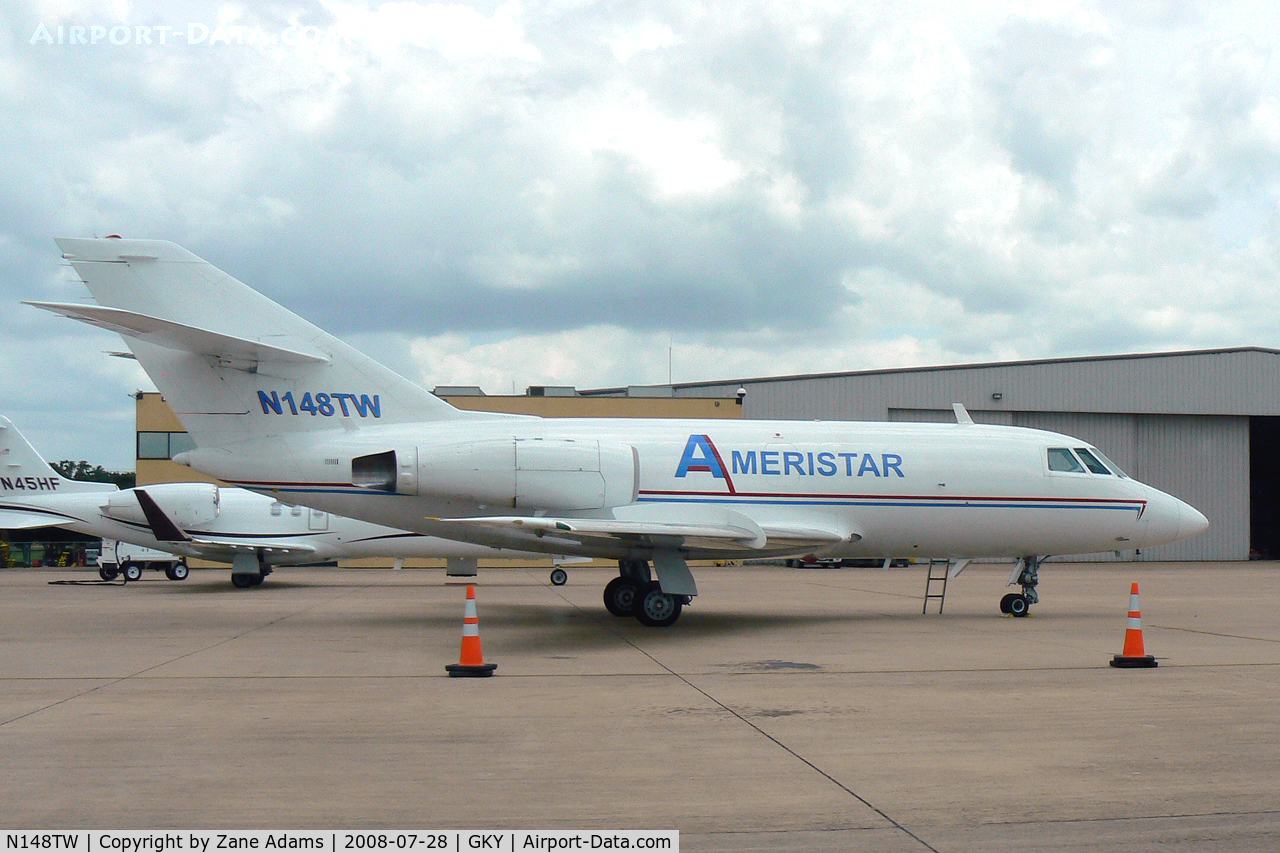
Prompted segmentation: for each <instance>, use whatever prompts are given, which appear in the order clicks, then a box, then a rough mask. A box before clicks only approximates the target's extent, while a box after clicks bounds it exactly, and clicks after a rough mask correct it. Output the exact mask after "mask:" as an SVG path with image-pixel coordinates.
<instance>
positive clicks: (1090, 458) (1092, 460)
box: [1076, 447, 1111, 474]
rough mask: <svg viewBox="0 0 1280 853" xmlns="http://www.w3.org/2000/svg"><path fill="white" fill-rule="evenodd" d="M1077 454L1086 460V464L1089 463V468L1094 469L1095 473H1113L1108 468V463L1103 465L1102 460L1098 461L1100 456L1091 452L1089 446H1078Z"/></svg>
mask: <svg viewBox="0 0 1280 853" xmlns="http://www.w3.org/2000/svg"><path fill="white" fill-rule="evenodd" d="M1076 455H1077V456H1079V457H1080V458H1081V459H1083V460H1084V464H1085V465H1087V466H1088V468H1089V470H1090V471H1092V472H1093V473H1095V474H1110V473H1111V472H1110V471H1108V470H1107V466H1106V465H1103V464H1102V463H1101V462H1099V461H1098V457H1096V456H1094V455H1093V454H1092V453H1090V452H1089V448H1087V447H1077V448H1076Z"/></svg>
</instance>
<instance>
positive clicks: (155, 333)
mask: <svg viewBox="0 0 1280 853" xmlns="http://www.w3.org/2000/svg"><path fill="white" fill-rule="evenodd" d="M24 304H26V305H31V306H33V307H35V308H43V309H44V310H45V311H52V312H53V313H54V314H60V315H62V316H63V317H70V318H71V319H72V320H80V321H81V322H84V323H88V324H89V325H91V326H97V327H98V328H101V329H107V330H108V331H112V332H116V333H118V334H121V335H124V336H125V337H127V338H136V339H137V340H140V341H145V342H146V343H149V344H155V345H156V346H160V347H164V348H166V349H172V350H178V351H180V352H191V353H196V354H197V355H205V356H211V357H213V358H217V359H220V360H222V361H224V362H233V363H234V362H247V363H252V364H257V363H260V362H264V361H266V362H285V363H294V364H322V363H324V362H327V361H328V360H329V359H328V357H327V356H324V355H321V354H318V353H310V352H302V351H300V350H296V349H289V348H287V347H282V346H276V345H275V344H268V343H263V342H262V341H251V340H248V339H247V338H237V337H235V336H233V335H224V334H222V333H221V332H212V331H209V330H208V329H199V328H196V327H195V326H188V325H185V324H183V323H175V322H173V321H172V320H164V319H161V318H160V317H152V316H150V315H148V314H138V313H136V312H134V311H125V310H123V309H120V308H107V307H104V306H101V305H80V304H76V303H66V302H27V303H24Z"/></svg>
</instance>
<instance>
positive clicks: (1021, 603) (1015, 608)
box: [1009, 595, 1031, 617]
mask: <svg viewBox="0 0 1280 853" xmlns="http://www.w3.org/2000/svg"><path fill="white" fill-rule="evenodd" d="M1030 610H1031V602H1029V601H1027V597H1026V596H1025V595H1014V596H1013V598H1011V599H1009V615H1010V616H1018V617H1022V616H1026V615H1027V613H1029V612H1030Z"/></svg>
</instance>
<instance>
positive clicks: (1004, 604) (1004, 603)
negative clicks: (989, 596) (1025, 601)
mask: <svg viewBox="0 0 1280 853" xmlns="http://www.w3.org/2000/svg"><path fill="white" fill-rule="evenodd" d="M1021 597H1022V596H1020V595H1018V594H1017V593H1016V592H1011V593H1009V594H1008V595H1006V596H1005V597H1004V598H1002V599H1000V612H1001V613H1008V612H1009V608H1010V606H1011V604H1010V603H1011V602H1012V601H1013V600H1014V599H1015V598H1021Z"/></svg>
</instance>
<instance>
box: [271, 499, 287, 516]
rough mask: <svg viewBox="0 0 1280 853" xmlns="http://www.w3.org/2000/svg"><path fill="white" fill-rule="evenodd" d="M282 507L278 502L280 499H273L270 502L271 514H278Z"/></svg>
mask: <svg viewBox="0 0 1280 853" xmlns="http://www.w3.org/2000/svg"><path fill="white" fill-rule="evenodd" d="M283 509H284V506H283V505H282V504H281V503H280V501H274V502H273V503H272V504H271V514H272V515H279V514H280V513H281V511H282V510H283Z"/></svg>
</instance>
